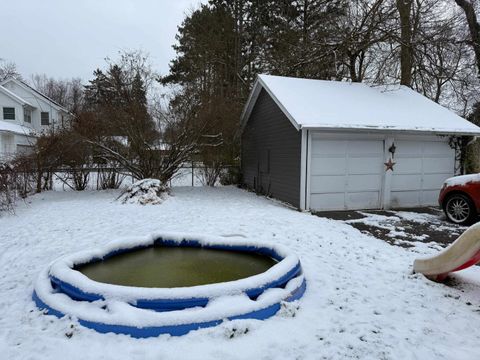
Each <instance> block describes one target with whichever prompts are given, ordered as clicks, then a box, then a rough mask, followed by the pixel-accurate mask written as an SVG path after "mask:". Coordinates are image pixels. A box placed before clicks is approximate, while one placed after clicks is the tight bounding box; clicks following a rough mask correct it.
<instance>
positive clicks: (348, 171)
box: [310, 135, 384, 211]
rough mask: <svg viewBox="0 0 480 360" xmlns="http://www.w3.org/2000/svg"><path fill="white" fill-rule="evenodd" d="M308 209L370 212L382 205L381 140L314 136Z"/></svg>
mask: <svg viewBox="0 0 480 360" xmlns="http://www.w3.org/2000/svg"><path fill="white" fill-rule="evenodd" d="M310 154H311V162H310V166H311V167H310V194H311V195H310V209H312V210H317V211H324V210H341V209H345V210H346V209H373V208H379V207H380V204H381V193H382V181H383V166H384V165H383V163H384V141H383V139H378V138H377V139H368V138H366V139H355V140H353V139H344V140H341V139H338V138H337V139H328V138H320V137H319V136H316V135H313V136H312V141H311V147H310Z"/></svg>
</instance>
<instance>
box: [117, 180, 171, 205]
mask: <svg viewBox="0 0 480 360" xmlns="http://www.w3.org/2000/svg"><path fill="white" fill-rule="evenodd" d="M167 196H168V193H167V187H166V186H165V185H162V183H161V181H160V180H158V179H143V180H139V181H137V182H135V183H133V184H132V185H130V186H129V187H128V188H127V189H126V190H125V191H124V192H123V194H122V195H120V197H119V198H118V200H119V201H120V202H122V204H127V203H129V204H141V205H147V204H151V205H156V204H160V203H162V202H163V201H164V200H165V199H166V198H167Z"/></svg>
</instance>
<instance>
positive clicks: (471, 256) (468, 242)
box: [413, 223, 480, 281]
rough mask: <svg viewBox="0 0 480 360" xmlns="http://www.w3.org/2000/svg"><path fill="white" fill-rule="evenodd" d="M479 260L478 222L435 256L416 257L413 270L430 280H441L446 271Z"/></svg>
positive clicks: (457, 269) (463, 266) (479, 238)
mask: <svg viewBox="0 0 480 360" xmlns="http://www.w3.org/2000/svg"><path fill="white" fill-rule="evenodd" d="M478 262H480V223H477V224H475V225H472V226H470V227H469V228H468V229H467V230H465V232H464V233H463V234H462V235H460V236H459V237H458V239H457V240H455V242H454V243H452V244H451V245H450V246H449V247H447V248H446V249H445V250H443V251H442V252H440V253H439V254H438V255H436V256H432V257H430V258H425V259H416V260H415V262H414V263H413V271H414V272H415V273H421V274H423V275H425V276H426V277H427V278H429V279H430V280H434V281H443V280H444V279H445V278H446V277H447V275H448V273H451V272H454V271H459V270H463V269H466V268H467V267H470V266H473V265H475V264H477V263H478Z"/></svg>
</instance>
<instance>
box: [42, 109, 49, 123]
mask: <svg viewBox="0 0 480 360" xmlns="http://www.w3.org/2000/svg"><path fill="white" fill-rule="evenodd" d="M40 124H42V125H50V113H49V112H46V111H45V112H43V111H42V113H41V114H40Z"/></svg>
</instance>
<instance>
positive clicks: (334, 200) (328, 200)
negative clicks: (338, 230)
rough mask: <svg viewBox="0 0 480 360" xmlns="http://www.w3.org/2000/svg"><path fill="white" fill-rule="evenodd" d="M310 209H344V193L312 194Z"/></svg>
mask: <svg viewBox="0 0 480 360" xmlns="http://www.w3.org/2000/svg"><path fill="white" fill-rule="evenodd" d="M310 208H311V209H313V210H343V209H345V193H343V192H342V193H330V194H312V196H311V198H310Z"/></svg>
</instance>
